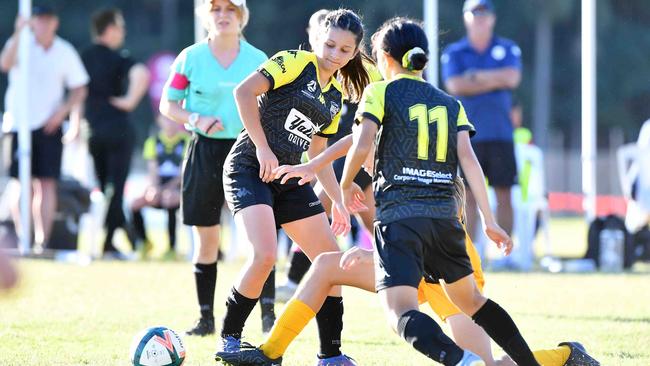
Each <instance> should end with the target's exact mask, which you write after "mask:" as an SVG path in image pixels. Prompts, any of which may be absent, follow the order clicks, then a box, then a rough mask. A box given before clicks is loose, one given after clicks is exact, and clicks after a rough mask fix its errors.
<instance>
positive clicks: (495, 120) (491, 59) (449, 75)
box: [441, 0, 521, 243]
mask: <svg viewBox="0 0 650 366" xmlns="http://www.w3.org/2000/svg"><path fill="white" fill-rule="evenodd" d="M463 19H464V21H465V28H466V29H467V36H466V37H464V38H463V39H461V40H460V41H458V42H456V43H452V44H450V45H449V46H447V48H446V49H445V50H444V51H443V54H442V58H441V68H442V79H443V81H444V83H445V88H446V89H447V91H448V92H449V93H450V94H452V95H454V96H457V97H458V99H459V100H460V101H461V102H462V103H463V106H464V107H465V110H466V111H467V116H468V118H469V120H470V121H472V122H473V123H474V126H475V127H476V136H475V137H474V138H473V139H472V146H473V148H474V152H475V153H476V157H477V158H478V160H479V163H480V165H481V168H482V169H483V171H484V172H485V176H486V177H487V180H488V183H489V184H490V185H491V186H493V187H494V190H495V193H496V198H497V210H496V214H497V222H499V224H500V225H502V226H503V228H504V229H505V230H506V232H507V233H508V234H510V233H511V232H512V225H513V211H512V204H511V202H510V190H511V187H512V186H513V185H514V184H515V183H516V181H517V178H516V177H517V165H516V162H515V152H514V143H513V137H512V133H513V129H512V123H511V121H510V109H511V105H512V90H513V89H515V88H517V86H518V85H519V82H520V80H521V60H520V57H521V50H520V49H519V47H518V46H517V45H516V44H515V43H514V42H513V41H511V40H509V39H505V38H501V37H498V36H496V35H494V33H493V30H494V24H495V21H496V16H495V14H494V5H493V4H492V1H490V0H466V1H465V3H464V5H463ZM467 196H468V197H467V198H468V199H467V203H468V207H467V219H468V223H467V229H468V232H469V233H470V236H471V237H472V240H474V242H475V243H476V242H478V241H477V240H476V236H477V234H478V231H477V227H478V225H479V216H478V211H477V207H476V201H475V200H474V196H473V195H472V194H471V191H468V195H467Z"/></svg>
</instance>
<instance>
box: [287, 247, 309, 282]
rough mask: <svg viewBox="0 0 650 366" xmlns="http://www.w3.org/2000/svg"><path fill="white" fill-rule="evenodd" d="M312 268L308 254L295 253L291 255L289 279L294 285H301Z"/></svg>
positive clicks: (300, 251)
mask: <svg viewBox="0 0 650 366" xmlns="http://www.w3.org/2000/svg"><path fill="white" fill-rule="evenodd" d="M309 267H311V261H310V260H309V257H308V256H307V254H305V253H304V252H303V251H302V250H299V251H296V252H293V253H292V254H291V262H290V264H289V273H287V278H288V279H289V281H291V282H293V283H300V281H302V278H303V277H305V274H306V273H307V271H309Z"/></svg>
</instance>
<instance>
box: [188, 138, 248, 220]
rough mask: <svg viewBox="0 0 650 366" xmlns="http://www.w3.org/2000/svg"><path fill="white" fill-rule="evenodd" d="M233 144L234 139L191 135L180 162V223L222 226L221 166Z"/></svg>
mask: <svg viewBox="0 0 650 366" xmlns="http://www.w3.org/2000/svg"><path fill="white" fill-rule="evenodd" d="M234 143H235V140H225V139H211V138H208V137H203V136H201V135H199V134H194V135H193V136H192V141H190V144H189V146H188V148H187V153H186V156H185V160H184V161H183V179H182V182H181V191H182V192H181V210H182V211H183V224H185V225H190V226H213V225H218V224H219V223H221V208H222V207H223V203H224V194H223V181H222V179H223V178H222V175H223V163H224V160H226V156H228V152H230V148H231V147H232V145H233V144H234Z"/></svg>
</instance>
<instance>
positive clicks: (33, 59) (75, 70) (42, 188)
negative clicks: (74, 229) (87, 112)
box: [0, 6, 88, 250]
mask: <svg viewBox="0 0 650 366" xmlns="http://www.w3.org/2000/svg"><path fill="white" fill-rule="evenodd" d="M25 26H29V27H30V28H31V30H32V34H31V35H30V38H29V47H30V51H29V52H30V53H29V54H30V60H29V63H28V67H29V73H28V74H29V79H28V80H27V81H26V82H27V85H28V90H29V98H30V103H29V107H28V109H27V110H26V111H22V110H20V108H21V105H20V101H19V100H18V95H17V92H18V91H17V88H18V85H19V84H20V83H24V82H25V81H24V80H20V71H19V69H20V67H21V66H22V65H23V64H25V63H24V62H23V63H21V60H20V59H19V57H18V48H19V46H18V44H19V38H20V32H21V30H22V29H23V27H25ZM58 26H59V19H58V17H57V16H56V14H55V13H54V10H53V9H52V8H50V7H47V6H35V7H34V9H33V10H32V18H31V19H29V20H24V19H21V18H20V17H19V18H18V19H17V20H16V23H15V31H14V34H13V35H12V36H11V38H9V40H8V41H7V43H6V44H5V46H4V48H3V49H2V53H1V54H0V68H1V69H2V71H3V72H8V73H9V87H8V88H7V93H6V95H5V108H6V112H5V114H4V118H3V124H2V130H3V132H8V133H10V134H11V135H12V137H13V138H12V144H11V145H12V149H11V150H12V156H11V168H10V173H11V176H12V177H14V178H16V177H18V154H17V150H18V141H17V140H18V139H17V131H18V126H19V124H21V123H28V124H29V125H30V129H31V131H32V177H33V178H34V179H33V183H32V187H33V188H32V189H33V195H32V205H31V207H32V211H33V212H32V214H33V219H34V244H35V247H34V249H35V250H39V249H42V248H43V246H44V245H46V244H47V240H48V239H49V235H50V231H51V229H52V222H53V219H54V213H55V211H56V205H57V197H56V185H57V180H58V178H59V175H60V171H61V153H62V149H63V143H62V138H63V136H62V130H61V124H62V123H63V121H64V120H65V119H66V117H68V115H70V122H71V123H70V126H71V128H70V132H69V133H70V135H68V136H66V139H68V138H73V137H75V136H76V134H77V132H78V126H79V118H80V111H81V110H80V107H81V105H82V103H83V101H84V99H85V97H86V94H87V90H86V84H87V83H88V74H87V73H86V70H85V69H84V67H83V64H82V62H81V59H80V58H79V54H78V53H77V52H76V50H75V49H74V47H73V46H72V45H71V44H70V43H68V42H67V41H65V40H63V39H61V38H59V37H58V36H57V35H56V31H57V28H58ZM66 90H67V91H68V93H67V97H66V93H65V92H66ZM21 112H22V113H21ZM18 116H24V120H18V119H17V118H20V117H18ZM18 197H19V195H17V196H16V200H15V202H14V205H13V208H12V214H13V217H14V223H15V225H16V228H17V229H18V230H20V229H19V227H20V221H19V219H20V214H19V210H18Z"/></svg>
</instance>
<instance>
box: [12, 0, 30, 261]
mask: <svg viewBox="0 0 650 366" xmlns="http://www.w3.org/2000/svg"><path fill="white" fill-rule="evenodd" d="M18 13H19V14H20V16H21V17H23V18H24V19H29V18H30V17H31V15H32V1H31V0H19V3H18ZM29 35H30V30H29V27H24V28H23V30H22V31H21V32H20V44H19V48H18V60H19V62H20V65H19V66H18V67H19V72H20V74H19V80H20V82H19V83H18V95H17V96H16V97H17V100H18V101H19V106H18V108H17V110H16V115H15V116H14V118H15V123H16V124H17V125H18V159H19V160H18V164H19V165H18V178H19V179H20V232H19V233H18V237H19V238H20V244H19V250H20V253H21V254H22V255H25V254H27V253H29V250H30V247H31V245H30V244H31V241H32V225H31V216H32V215H31V201H32V200H31V197H32V189H31V188H32V184H31V180H32V177H31V171H32V167H31V165H32V164H31V163H32V134H31V129H30V124H29V116H28V114H29V113H28V112H27V111H28V109H29V87H28V84H29V83H28V80H29V63H30V59H29V41H30V36H29Z"/></svg>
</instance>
